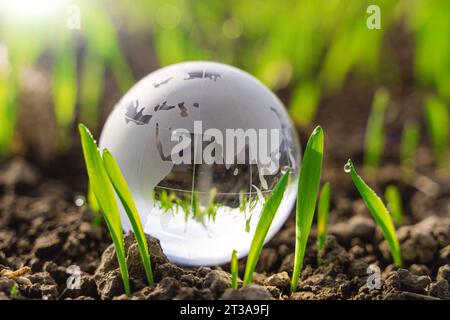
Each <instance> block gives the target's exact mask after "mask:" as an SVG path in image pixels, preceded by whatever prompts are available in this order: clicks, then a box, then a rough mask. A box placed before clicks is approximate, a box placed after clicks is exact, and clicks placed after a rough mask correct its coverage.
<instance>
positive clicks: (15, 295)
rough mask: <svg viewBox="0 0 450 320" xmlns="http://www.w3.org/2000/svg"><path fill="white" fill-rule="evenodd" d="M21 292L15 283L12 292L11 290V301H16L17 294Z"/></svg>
mask: <svg viewBox="0 0 450 320" xmlns="http://www.w3.org/2000/svg"><path fill="white" fill-rule="evenodd" d="M18 291H19V286H18V285H17V283H16V282H14V284H13V286H12V287H11V290H9V297H10V298H11V299H15V298H16V297H17V293H18Z"/></svg>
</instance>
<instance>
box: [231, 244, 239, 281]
mask: <svg viewBox="0 0 450 320" xmlns="http://www.w3.org/2000/svg"><path fill="white" fill-rule="evenodd" d="M237 280H238V259H237V252H236V250H233V252H232V253H231V288H232V289H237Z"/></svg>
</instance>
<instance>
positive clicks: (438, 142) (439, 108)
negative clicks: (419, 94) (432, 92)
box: [426, 97, 450, 165]
mask: <svg viewBox="0 0 450 320" xmlns="http://www.w3.org/2000/svg"><path fill="white" fill-rule="evenodd" d="M449 119H450V114H449V111H448V108H447V106H446V105H445V103H444V102H443V101H442V100H440V99H438V98H436V97H431V98H429V99H428V100H427V102H426V120H427V127H428V131H429V134H430V139H431V144H432V146H433V153H434V158H435V161H436V163H437V164H438V165H442V162H443V161H444V159H445V156H446V154H447V151H448V143H449V132H450V120H449Z"/></svg>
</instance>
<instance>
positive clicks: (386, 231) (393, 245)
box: [344, 159, 402, 267]
mask: <svg viewBox="0 0 450 320" xmlns="http://www.w3.org/2000/svg"><path fill="white" fill-rule="evenodd" d="M344 171H345V172H347V173H350V175H351V177H352V180H353V183H354V184H355V187H356V189H358V191H359V194H360V195H361V197H362V199H363V201H364V203H365V204H366V206H367V208H368V209H369V211H370V213H371V214H372V216H373V218H374V219H375V221H376V223H377V224H378V226H379V227H380V228H381V231H382V232H383V235H384V238H385V239H386V241H387V244H388V247H389V251H390V252H391V255H392V258H393V260H394V264H395V265H396V266H397V267H401V266H402V258H401V255H400V246H399V244H398V240H397V235H396V234H395V227H394V223H393V222H392V218H391V215H390V214H389V211H388V210H387V209H386V207H385V206H384V204H383V201H381V199H380V198H379V197H378V196H377V194H376V193H375V192H374V191H373V190H372V189H371V188H370V187H369V186H368V185H367V184H366V183H365V182H364V180H363V179H361V177H360V176H359V175H358V174H357V172H356V170H355V167H354V166H353V163H352V160H350V159H349V160H348V162H347V164H346V165H345V166H344Z"/></svg>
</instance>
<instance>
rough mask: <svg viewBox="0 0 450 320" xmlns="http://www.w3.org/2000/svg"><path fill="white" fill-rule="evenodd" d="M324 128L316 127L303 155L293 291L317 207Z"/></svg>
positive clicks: (298, 201)
mask: <svg viewBox="0 0 450 320" xmlns="http://www.w3.org/2000/svg"><path fill="white" fill-rule="evenodd" d="M323 140H324V139H323V130H322V128H321V127H316V128H315V129H314V131H313V133H312V134H311V136H310V137H309V140H308V143H307V145H306V149H305V153H304V156H303V163H302V167H301V169H300V176H299V180H298V195H297V208H296V226H295V257H294V270H293V272H292V281H291V292H294V291H295V289H296V288H297V283H298V279H299V277H300V272H301V269H302V264H303V257H304V255H305V249H306V242H307V241H308V236H309V231H310V230H311V224H312V221H313V217H314V210H315V208H316V202H317V194H318V192H319V185H320V176H321V174H322V160H323Z"/></svg>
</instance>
